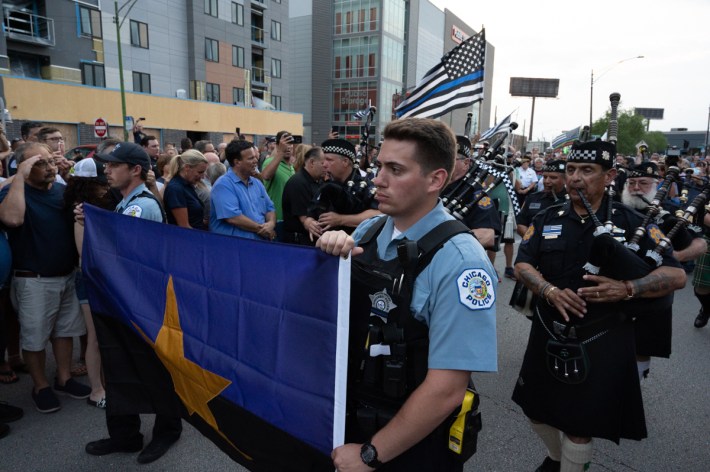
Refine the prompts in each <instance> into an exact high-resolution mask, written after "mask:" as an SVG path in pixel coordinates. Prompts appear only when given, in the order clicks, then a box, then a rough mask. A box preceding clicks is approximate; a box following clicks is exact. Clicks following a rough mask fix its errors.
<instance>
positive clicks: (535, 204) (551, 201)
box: [515, 190, 567, 226]
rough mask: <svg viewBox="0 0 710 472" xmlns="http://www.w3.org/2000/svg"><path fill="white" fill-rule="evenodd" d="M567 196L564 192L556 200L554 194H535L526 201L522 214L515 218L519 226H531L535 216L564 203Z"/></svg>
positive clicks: (521, 210)
mask: <svg viewBox="0 0 710 472" xmlns="http://www.w3.org/2000/svg"><path fill="white" fill-rule="evenodd" d="M565 195H567V194H566V192H565V191H564V190H562V192H561V193H558V194H557V198H555V196H554V195H553V194H552V193H547V192H542V191H540V192H535V193H533V194H532V195H530V196H528V198H526V199H525V203H524V204H523V207H522V208H521V209H520V213H518V214H517V215H516V216H515V218H516V221H517V223H518V224H519V225H524V226H530V223H532V220H533V217H534V216H535V215H537V214H538V213H540V212H541V211H542V210H544V209H546V208H549V207H551V206H552V205H555V204H558V203H562V202H564V200H565Z"/></svg>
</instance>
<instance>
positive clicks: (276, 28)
mask: <svg viewBox="0 0 710 472" xmlns="http://www.w3.org/2000/svg"><path fill="white" fill-rule="evenodd" d="M271 39H273V40H274V41H281V23H279V22H278V21H276V20H271Z"/></svg>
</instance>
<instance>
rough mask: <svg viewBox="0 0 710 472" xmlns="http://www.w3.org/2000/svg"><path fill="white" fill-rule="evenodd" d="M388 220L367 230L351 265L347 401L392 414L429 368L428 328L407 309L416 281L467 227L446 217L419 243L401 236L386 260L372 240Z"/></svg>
mask: <svg viewBox="0 0 710 472" xmlns="http://www.w3.org/2000/svg"><path fill="white" fill-rule="evenodd" d="M386 219H387V218H381V219H380V220H379V221H377V222H376V223H374V224H373V225H372V226H371V227H370V228H369V230H368V231H367V232H366V233H365V235H364V236H363V238H362V239H361V240H360V242H359V246H360V247H362V248H363V249H364V253H363V254H361V255H359V256H358V257H356V258H354V259H353V263H352V278H351V291H350V343H349V352H348V405H349V407H350V409H351V410H353V409H357V408H361V407H362V406H363V405H365V406H367V407H369V408H374V409H378V410H388V411H390V412H391V413H392V414H394V413H396V411H397V410H399V408H400V407H401V405H402V404H403V403H404V402H405V400H406V399H407V397H408V396H409V395H410V394H411V393H412V392H413V391H414V390H415V389H416V388H417V387H418V386H419V385H420V384H421V383H422V382H423V381H424V378H425V377H426V374H427V369H428V355H429V328H428V327H427V326H426V324H424V323H422V322H421V321H419V320H417V319H415V318H414V315H413V314H412V313H411V311H410V308H409V306H410V304H411V300H412V291H413V288H414V281H415V279H416V278H417V276H418V275H419V274H420V273H421V272H422V270H424V268H426V266H427V265H428V264H429V263H430V262H431V260H432V259H433V257H434V255H435V254H436V253H437V251H438V250H439V249H441V248H442V247H443V245H444V244H445V243H446V241H448V240H449V239H450V238H451V237H453V236H454V235H456V234H459V233H468V228H467V227H466V226H465V225H464V224H463V223H461V222H460V221H458V220H451V221H446V222H444V223H441V224H440V225H439V226H437V227H436V228H434V229H433V230H432V231H430V232H429V233H427V234H426V235H425V236H424V237H423V238H421V239H420V240H418V241H409V240H406V239H405V240H403V241H402V242H401V243H399V245H398V246H397V255H398V257H397V258H395V259H393V260H391V261H384V260H382V259H380V258H379V257H378V255H377V241H376V238H377V236H378V235H379V234H380V232H381V231H382V228H383V226H384V224H385V221H386ZM469 234H470V233H469ZM472 236H473V235H472ZM378 429H379V428H378Z"/></svg>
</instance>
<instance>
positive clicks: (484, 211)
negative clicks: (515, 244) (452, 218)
mask: <svg viewBox="0 0 710 472" xmlns="http://www.w3.org/2000/svg"><path fill="white" fill-rule="evenodd" d="M460 181H461V179H459V180H457V181H455V182H451V183H450V184H449V185H447V186H446V188H445V189H444V190H443V191H442V192H441V195H447V194H449V193H451V192H452V191H453V190H455V188H456V187H457V186H458V185H459V182H460ZM477 188H478V189H479V190H477V191H476V192H475V193H474V194H473V196H471V198H470V199H469V202H470V201H473V200H475V199H476V198H478V197H479V196H480V194H481V190H480V185H478V186H477ZM463 203H464V204H466V203H468V202H463ZM462 222H463V224H465V225H466V226H467V227H468V229H482V228H488V229H492V230H493V231H494V232H495V233H496V234H500V233H501V232H502V230H503V228H502V226H501V221H500V217H499V216H498V211H497V210H496V207H495V205H494V204H493V200H491V198H490V197H489V196H488V195H484V196H483V197H482V198H481V199H480V200H479V201H478V203H477V204H476V205H474V206H473V207H472V208H471V210H470V211H469V212H468V213H467V214H466V216H465V217H464V219H463V220H462Z"/></svg>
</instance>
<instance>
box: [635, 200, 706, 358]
mask: <svg viewBox="0 0 710 472" xmlns="http://www.w3.org/2000/svg"><path fill="white" fill-rule="evenodd" d="M699 213H700V214H699V215H696V217H700V218H702V217H703V216H704V213H705V210H704V208H702V207H701V208H700V211H699ZM678 220H679V219H678V218H677V217H675V216H673V215H671V214H670V213H662V214H661V215H659V216H657V217H656V218H655V223H656V225H658V227H659V228H660V230H661V232H662V233H663V234H665V235H668V234H669V233H670V231H671V230H672V229H673V227H675V225H676V223H677V222H678ZM694 221H697V220H695V219H694ZM654 236H655V237H658V235H657V234H656V235H651V237H652V238H654ZM702 237H703V233H702V229H701V228H700V227H699V226H697V225H695V224H691V225H688V227H684V226H681V228H680V230H677V231H676V232H675V234H674V235H673V237H672V239H671V244H672V245H673V250H674V251H682V250H683V249H686V248H687V247H688V246H690V244H691V243H692V242H693V239H695V238H702ZM646 308H647V309H645V310H644V312H643V313H639V314H636V313H634V315H639V316H635V319H634V333H635V335H636V336H635V340H636V342H635V344H636V353H637V354H638V355H640V356H652V357H665V358H668V357H670V355H671V350H672V334H673V294H670V295H666V296H665V297H663V298H662V299H661V300H658V303H654V304H653V305H651V306H649V307H646Z"/></svg>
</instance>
